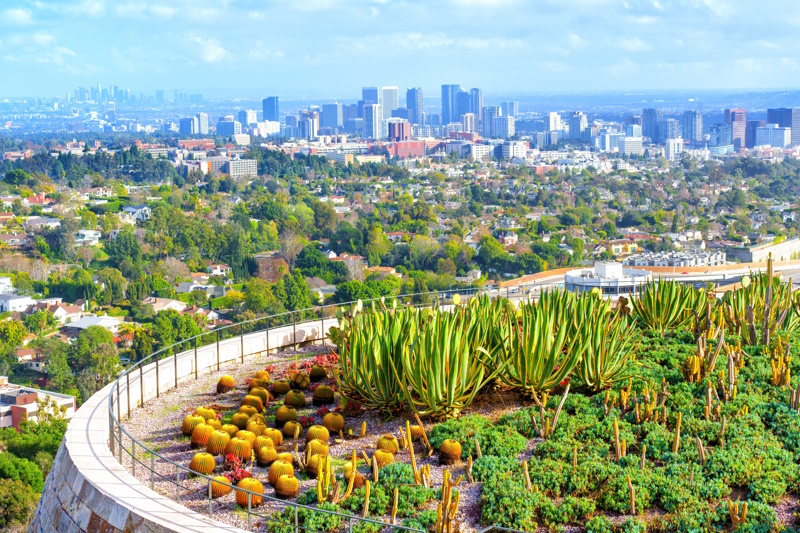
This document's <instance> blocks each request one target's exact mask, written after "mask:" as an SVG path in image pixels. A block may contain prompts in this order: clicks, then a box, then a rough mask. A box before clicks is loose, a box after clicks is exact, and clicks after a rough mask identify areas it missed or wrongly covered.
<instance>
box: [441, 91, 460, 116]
mask: <svg viewBox="0 0 800 533" xmlns="http://www.w3.org/2000/svg"><path fill="white" fill-rule="evenodd" d="M460 90H461V85H458V84H452V85H442V124H445V125H446V124H450V123H451V122H454V121H456V120H457V118H456V95H457V94H458V92H459V91H460Z"/></svg>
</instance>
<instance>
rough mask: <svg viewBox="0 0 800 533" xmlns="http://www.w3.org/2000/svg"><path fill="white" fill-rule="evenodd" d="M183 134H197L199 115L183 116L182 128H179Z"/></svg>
mask: <svg viewBox="0 0 800 533" xmlns="http://www.w3.org/2000/svg"><path fill="white" fill-rule="evenodd" d="M178 131H179V132H180V134H181V135H197V134H198V133H199V132H198V127H197V117H186V118H182V119H181V122H180V129H179V130H178Z"/></svg>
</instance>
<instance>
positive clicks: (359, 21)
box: [0, 0, 800, 98]
mask: <svg viewBox="0 0 800 533" xmlns="http://www.w3.org/2000/svg"><path fill="white" fill-rule="evenodd" d="M799 31H800V2H797V0H761V1H758V2H755V1H753V0H403V1H395V0H293V1H292V0H137V1H130V0H41V1H34V0H0V96H2V97H15V96H59V95H60V96H63V95H66V93H67V92H68V91H72V89H73V88H74V87H76V86H84V87H88V86H91V85H96V84H97V83H100V84H101V85H102V86H104V87H105V86H108V85H110V84H114V85H118V86H120V87H122V88H128V89H130V90H131V91H133V92H135V93H137V94H138V93H139V92H144V93H146V94H152V92H153V91H154V90H155V89H159V88H161V89H164V90H165V91H166V94H167V95H168V96H169V95H171V92H172V91H173V90H174V89H178V90H180V91H182V92H199V93H203V94H204V96H207V97H237V96H240V97H248V98H252V97H260V96H266V95H280V96H283V97H292V98H302V97H339V98H357V97H359V95H360V88H361V87H362V86H371V85H377V86H380V85H397V86H399V87H400V88H401V90H400V93H401V95H404V93H405V91H404V88H405V87H409V86H420V87H422V88H423V92H424V93H425V94H426V95H430V96H434V95H438V94H440V86H441V84H443V83H460V84H461V85H462V86H464V87H481V88H482V89H483V90H484V94H485V95H492V94H535V93H559V92H567V91H569V92H590V91H618V90H652V91H663V90H680V89H796V88H800V47H798V45H797V40H796V35H797V34H798V32H799Z"/></svg>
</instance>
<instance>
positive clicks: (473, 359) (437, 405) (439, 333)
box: [393, 308, 503, 419]
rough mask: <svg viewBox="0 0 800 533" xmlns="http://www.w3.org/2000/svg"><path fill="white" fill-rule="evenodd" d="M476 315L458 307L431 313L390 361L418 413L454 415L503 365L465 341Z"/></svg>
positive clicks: (422, 414) (439, 415) (438, 415)
mask: <svg viewBox="0 0 800 533" xmlns="http://www.w3.org/2000/svg"><path fill="white" fill-rule="evenodd" d="M478 321H479V318H478V317H477V315H475V314H474V313H473V314H472V315H470V313H469V311H468V310H466V309H463V308H461V309H458V310H456V311H454V312H439V313H437V314H435V315H433V316H431V317H430V320H429V322H428V323H427V324H425V325H424V326H423V328H424V329H423V330H422V331H420V334H419V335H418V336H417V337H416V340H415V341H414V343H413V345H412V346H411V349H410V350H408V351H406V352H404V353H403V357H402V364H395V366H394V367H393V368H394V373H395V376H396V378H397V380H398V381H400V382H402V384H403V390H404V391H405V394H406V399H407V400H408V403H409V404H410V405H411V407H412V408H413V409H414V411H416V412H417V413H419V414H420V415H421V416H430V417H433V418H435V419H443V418H450V417H453V416H458V414H459V413H460V412H461V411H462V410H463V409H464V408H466V407H467V406H469V405H470V404H471V403H472V400H473V399H474V398H475V394H477V392H478V391H479V390H480V389H481V388H482V387H483V386H484V385H485V384H486V383H487V382H488V381H489V380H491V379H494V377H495V376H496V375H497V374H499V373H500V372H501V371H502V370H503V365H499V366H498V365H495V364H492V363H493V361H491V359H490V357H489V355H488V353H487V351H486V350H485V349H484V348H482V347H475V346H471V345H470V338H469V334H468V333H467V332H468V331H469V330H472V331H475V330H476V328H478V326H477V325H476V324H475V322H478ZM492 367H494V368H492Z"/></svg>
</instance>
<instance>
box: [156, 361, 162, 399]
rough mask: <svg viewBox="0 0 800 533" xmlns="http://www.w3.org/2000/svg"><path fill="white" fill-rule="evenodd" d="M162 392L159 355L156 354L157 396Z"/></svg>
mask: <svg viewBox="0 0 800 533" xmlns="http://www.w3.org/2000/svg"><path fill="white" fill-rule="evenodd" d="M160 394H161V382H160V381H159V379H158V356H156V398H158V397H159V395H160Z"/></svg>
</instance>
